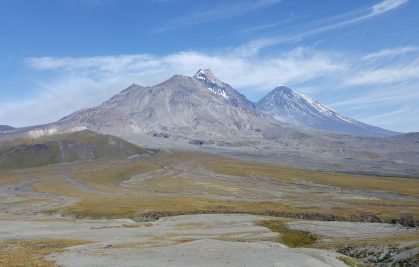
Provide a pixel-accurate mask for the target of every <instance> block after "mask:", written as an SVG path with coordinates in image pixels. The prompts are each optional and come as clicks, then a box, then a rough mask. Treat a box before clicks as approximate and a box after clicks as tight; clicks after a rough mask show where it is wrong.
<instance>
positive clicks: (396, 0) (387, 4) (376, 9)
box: [371, 0, 407, 16]
mask: <svg viewBox="0 0 419 267" xmlns="http://www.w3.org/2000/svg"><path fill="white" fill-rule="evenodd" d="M405 3H407V0H384V1H382V2H380V3H378V4H375V5H373V6H372V8H371V15H373V16H375V15H379V14H381V13H384V12H387V11H390V10H392V9H395V8H398V7H399V6H401V5H403V4H405Z"/></svg>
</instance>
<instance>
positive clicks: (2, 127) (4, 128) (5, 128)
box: [0, 125, 15, 132]
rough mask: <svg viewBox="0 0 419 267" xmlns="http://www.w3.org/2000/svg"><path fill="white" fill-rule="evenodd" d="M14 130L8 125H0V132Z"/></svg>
mask: <svg viewBox="0 0 419 267" xmlns="http://www.w3.org/2000/svg"><path fill="white" fill-rule="evenodd" d="M14 129H15V128H14V127H12V126H9V125H0V132H5V131H11V130H14Z"/></svg>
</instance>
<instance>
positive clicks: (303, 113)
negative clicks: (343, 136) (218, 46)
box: [257, 86, 397, 136]
mask: <svg viewBox="0 0 419 267" xmlns="http://www.w3.org/2000/svg"><path fill="white" fill-rule="evenodd" d="M257 107H258V108H259V109H260V110H262V111H263V112H265V113H266V114H269V115H270V116H272V117H274V118H275V119H277V120H279V121H282V122H286V123H290V124H294V125H298V126H304V127H308V128H314V129H319V130H325V131H332V132H339V133H348V134H355V135H367V136H391V135H396V134H397V133H395V132H392V131H389V130H385V129H381V128H378V127H375V126H371V125H368V124H366V123H362V122H360V121H357V120H354V119H352V118H349V117H347V116H345V115H342V114H339V113H338V112H336V111H333V110H331V109H330V108H327V107H326V106H324V105H322V104H320V103H319V102H317V101H316V100H313V99H312V98H310V97H308V96H305V95H303V94H301V93H299V92H296V91H293V90H291V89H290V88H288V87H285V86H280V87H277V88H275V89H274V90H272V91H271V92H270V93H269V94H267V95H266V96H265V97H263V98H262V99H260V100H259V101H258V102H257Z"/></svg>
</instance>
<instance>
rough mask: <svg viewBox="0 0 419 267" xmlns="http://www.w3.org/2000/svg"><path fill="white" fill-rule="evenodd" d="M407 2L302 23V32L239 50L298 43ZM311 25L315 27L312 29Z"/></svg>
mask: <svg viewBox="0 0 419 267" xmlns="http://www.w3.org/2000/svg"><path fill="white" fill-rule="evenodd" d="M407 2H408V0H384V1H382V2H380V3H378V4H375V5H373V6H370V7H368V8H362V9H359V10H354V11H350V12H347V13H344V14H340V15H336V16H333V17H330V18H326V19H322V20H320V21H312V22H309V23H304V25H297V26H303V28H304V30H301V29H298V28H296V29H295V30H294V31H292V32H293V33H292V34H287V33H284V34H281V33H277V34H275V35H273V36H271V37H266V38H261V39H258V40H252V41H250V42H249V43H247V44H244V45H243V46H242V47H240V48H239V50H248V51H249V53H252V54H255V53H257V52H258V51H259V50H260V49H263V48H265V47H269V46H273V45H278V44H282V43H287V42H295V41H300V40H303V39H304V38H307V37H310V36H312V35H315V34H319V33H323V32H327V31H331V30H336V29H339V28H342V27H346V26H349V25H353V24H356V23H361V22H363V21H366V20H368V19H371V18H373V17H376V16H379V15H382V14H384V13H387V12H389V11H391V10H394V9H397V8H399V7H401V6H402V5H403V4H406V3H407ZM313 25H316V26H314V27H313ZM278 35H279V36H278Z"/></svg>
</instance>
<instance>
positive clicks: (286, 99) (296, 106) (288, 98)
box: [265, 86, 353, 123]
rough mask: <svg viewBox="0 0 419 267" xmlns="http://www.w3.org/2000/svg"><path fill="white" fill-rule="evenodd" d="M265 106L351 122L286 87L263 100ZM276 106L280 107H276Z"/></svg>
mask: <svg viewBox="0 0 419 267" xmlns="http://www.w3.org/2000/svg"><path fill="white" fill-rule="evenodd" d="M265 101H266V102H265V105H268V106H269V109H273V110H275V109H282V110H283V111H287V112H290V113H293V112H300V113H301V112H304V113H308V114H310V115H312V116H315V117H318V118H324V117H329V118H335V119H341V120H343V121H346V122H348V123H351V122H352V121H353V120H352V119H351V118H349V117H346V116H344V115H341V114H339V113H337V112H335V111H334V110H332V109H330V108H327V107H325V106H323V105H322V104H320V103H319V102H317V101H316V100H314V99H312V98H310V97H308V96H306V95H304V94H302V93H300V92H296V91H293V90H291V89H290V88H288V87H285V86H280V87H277V88H275V89H274V90H273V91H272V92H271V93H270V94H269V95H268V96H267V99H266V100H265ZM278 104H280V105H281V106H280V107H278Z"/></svg>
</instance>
